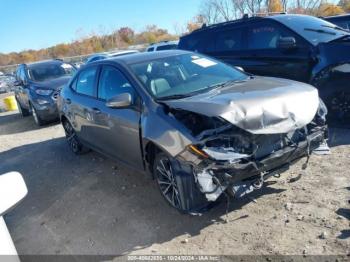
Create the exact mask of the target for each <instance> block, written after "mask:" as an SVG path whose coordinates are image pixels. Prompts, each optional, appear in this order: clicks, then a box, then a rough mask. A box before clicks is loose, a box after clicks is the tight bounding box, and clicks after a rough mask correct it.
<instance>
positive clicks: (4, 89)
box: [0, 76, 7, 94]
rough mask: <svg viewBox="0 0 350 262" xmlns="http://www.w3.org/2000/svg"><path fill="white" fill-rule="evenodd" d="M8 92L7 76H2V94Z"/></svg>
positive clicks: (0, 90) (0, 84) (0, 80)
mask: <svg viewBox="0 0 350 262" xmlns="http://www.w3.org/2000/svg"><path fill="white" fill-rule="evenodd" d="M6 92H7V83H6V81H5V77H2V76H0V94H3V93H6Z"/></svg>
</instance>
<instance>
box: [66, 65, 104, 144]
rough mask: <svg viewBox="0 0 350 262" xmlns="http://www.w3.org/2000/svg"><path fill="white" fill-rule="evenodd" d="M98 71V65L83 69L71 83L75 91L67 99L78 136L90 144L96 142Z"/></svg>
mask: <svg viewBox="0 0 350 262" xmlns="http://www.w3.org/2000/svg"><path fill="white" fill-rule="evenodd" d="M97 73H98V66H89V67H87V68H85V69H84V70H82V71H81V72H80V73H79V75H78V76H77V77H76V79H75V80H74V81H73V83H72V85H71V88H72V89H73V90H74V91H73V92H71V95H70V97H67V98H66V101H65V103H66V104H67V106H69V112H70V114H71V118H72V122H73V123H72V124H73V126H74V128H75V130H76V132H77V135H78V137H79V138H80V139H81V140H83V141H84V142H85V143H87V144H89V145H90V146H94V145H95V144H96V141H95V137H94V136H93V133H94V128H95V124H94V118H95V116H96V112H95V111H94V109H93V108H94V105H95V103H96V82H97Z"/></svg>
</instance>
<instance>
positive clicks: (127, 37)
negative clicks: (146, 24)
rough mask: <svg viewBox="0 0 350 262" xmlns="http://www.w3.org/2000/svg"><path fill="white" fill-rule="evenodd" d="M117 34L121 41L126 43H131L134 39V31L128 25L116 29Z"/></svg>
mask: <svg viewBox="0 0 350 262" xmlns="http://www.w3.org/2000/svg"><path fill="white" fill-rule="evenodd" d="M118 34H119V36H120V38H121V40H122V41H124V42H125V43H127V44H132V43H133V40H134V35H135V32H134V30H132V29H131V28H130V27H121V28H120V29H119V30H118Z"/></svg>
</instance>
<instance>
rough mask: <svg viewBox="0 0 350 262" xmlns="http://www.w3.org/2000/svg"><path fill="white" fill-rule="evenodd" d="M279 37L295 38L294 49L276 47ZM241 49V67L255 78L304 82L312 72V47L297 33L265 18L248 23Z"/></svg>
mask: <svg viewBox="0 0 350 262" xmlns="http://www.w3.org/2000/svg"><path fill="white" fill-rule="evenodd" d="M281 37H294V38H295V39H296V44H297V47H296V48H295V49H289V50H286V49H283V48H280V47H279V46H278V40H279V39H280V38H281ZM242 49H243V50H241V56H240V61H241V66H242V67H243V68H244V69H245V70H246V71H248V72H250V73H252V74H256V75H263V76H273V77H282V78H288V79H293V80H298V81H303V82H307V81H308V80H309V76H310V72H311V66H312V64H311V61H312V60H311V47H310V46H309V44H308V43H307V42H306V41H305V40H303V39H302V38H300V37H299V36H298V35H297V34H295V33H294V32H292V31H291V30H289V29H287V28H286V27H284V26H282V25H280V24H279V23H277V22H274V21H271V20H268V19H264V20H260V21H257V22H254V23H250V24H249V25H248V27H247V30H246V31H245V35H244V45H243V48H242Z"/></svg>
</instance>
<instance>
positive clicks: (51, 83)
mask: <svg viewBox="0 0 350 262" xmlns="http://www.w3.org/2000/svg"><path fill="white" fill-rule="evenodd" d="M70 79H71V76H62V77H59V78H54V79H50V80H46V81H42V82H33V83H34V85H35V86H36V87H40V88H44V89H54V90H57V89H59V88H60V87H62V86H63V85H65V84H67V83H68V81H69V80H70Z"/></svg>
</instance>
